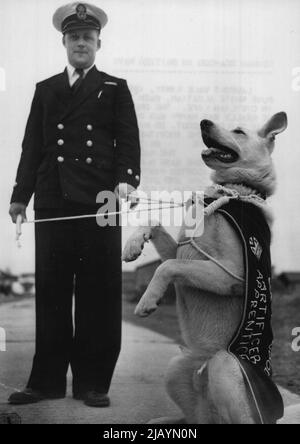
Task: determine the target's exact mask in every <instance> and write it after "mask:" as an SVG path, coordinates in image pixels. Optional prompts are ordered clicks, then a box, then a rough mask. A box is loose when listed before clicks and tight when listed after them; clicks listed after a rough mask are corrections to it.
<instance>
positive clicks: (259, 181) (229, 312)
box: [123, 113, 287, 424]
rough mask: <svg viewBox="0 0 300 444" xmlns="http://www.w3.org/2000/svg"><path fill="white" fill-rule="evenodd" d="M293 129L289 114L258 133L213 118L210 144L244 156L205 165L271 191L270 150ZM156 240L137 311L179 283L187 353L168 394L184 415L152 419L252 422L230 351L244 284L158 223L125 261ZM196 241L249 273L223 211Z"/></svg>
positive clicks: (173, 366)
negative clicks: (155, 261)
mask: <svg viewBox="0 0 300 444" xmlns="http://www.w3.org/2000/svg"><path fill="white" fill-rule="evenodd" d="M286 127H287V117H286V114H285V113H278V114H276V115H275V116H273V117H272V118H271V119H270V120H269V121H268V122H267V123H266V124H265V125H264V126H263V128H261V129H260V130H259V131H257V132H254V131H248V130H246V129H242V130H241V129H240V130H235V131H227V130H225V129H223V128H221V127H220V126H218V125H216V124H214V123H212V122H209V121H204V122H202V137H203V140H204V141H205V138H206V139H207V137H209V139H211V140H214V141H217V142H218V143H219V144H220V145H222V146H225V147H228V148H230V149H231V150H232V152H235V153H236V155H237V156H238V158H237V159H235V161H232V162H229V163H228V162H223V161H221V160H220V159H218V158H215V157H214V156H207V155H206V156H205V153H204V155H203V159H204V160H205V163H206V164H207V165H208V166H209V167H210V168H212V169H213V181H214V182H215V183H218V184H226V186H227V187H231V188H235V189H238V190H239V192H240V193H241V194H243V195H247V194H250V193H251V192H252V191H251V190H252V189H255V190H258V191H259V192H261V193H265V194H266V195H270V194H272V193H273V191H274V188H275V173H274V168H273V164H272V160H271V156H270V155H271V152H272V151H273V149H274V140H275V136H276V135H277V134H279V133H281V132H282V131H284V130H285V129H286ZM241 131H242V132H241ZM206 154H207V152H206ZM240 184H243V185H240ZM209 190H210V191H209ZM207 192H208V193H209V192H211V189H208V190H207ZM185 229H186V227H185V225H184V224H183V226H182V228H181V231H180V234H179V239H178V240H179V241H184V240H186V238H185ZM150 239H151V241H152V242H153V243H154V246H155V248H156V249H157V251H158V253H159V254H160V256H161V259H162V261H163V263H162V265H161V266H160V267H159V268H158V269H157V271H156V272H155V275H154V277H153V279H152V280H151V282H150V284H149V286H148V288H147V290H146V292H145V294H144V295H143V297H142V298H141V300H140V302H139V304H138V306H137V308H136V314H137V315H139V316H148V315H149V314H151V313H152V312H153V311H155V310H156V309H157V308H158V304H159V302H160V301H161V299H162V297H163V295H164V293H165V291H166V289H167V287H168V285H169V283H171V282H172V283H175V286H176V293H177V312H178V317H179V323H180V328H181V332H182V336H183V339H184V341H185V344H186V351H185V352H184V353H183V354H182V355H181V356H178V357H176V358H174V359H173V360H172V361H171V362H170V364H169V367H168V370H167V375H166V388H167V392H168V394H169V395H170V397H171V398H172V399H173V401H174V402H175V403H176V404H177V405H178V406H179V407H180V409H181V410H182V412H183V414H184V418H181V419H178V418H177V419H172V418H161V419H159V420H154V421H152V423H164V424H166V423H181V422H182V423H183V422H186V423H196V424H207V423H230V424H232V423H234V424H253V423H254V422H255V421H254V412H253V411H252V408H251V404H250V402H249V393H248V388H247V387H246V386H245V383H244V379H243V376H242V373H241V370H240V367H239V364H238V363H237V361H236V360H235V359H234V358H233V357H232V356H231V355H230V354H229V353H228V352H227V351H226V349H227V345H228V343H229V342H230V340H231V339H232V337H233V335H234V333H235V331H236V329H237V327H238V325H239V323H240V320H241V316H242V310H243V296H244V288H243V287H244V286H243V283H241V282H240V281H238V280H237V279H235V278H234V277H232V276H231V275H230V274H228V273H226V272H225V271H224V270H223V269H222V268H220V267H219V266H218V265H216V264H215V263H214V262H212V261H210V260H207V258H206V257H205V256H202V254H200V253H199V252H198V251H197V250H196V249H195V248H193V247H192V246H191V245H190V244H188V245H184V246H180V247H179V248H178V243H177V242H176V241H175V240H174V239H173V238H172V237H171V236H170V235H169V234H168V233H167V231H166V230H165V229H164V228H163V227H161V226H159V225H158V226H154V227H153V226H143V227H140V228H139V229H138V230H137V231H136V232H135V233H134V234H133V235H132V236H131V238H130V239H129V240H128V242H127V244H126V246H125V249H124V252H123V260H125V261H127V262H128V261H132V260H135V259H136V258H137V257H138V256H139V255H140V254H141V252H142V249H143V248H144V243H145V242H146V241H148V240H150ZM196 242H197V244H198V245H199V246H200V247H201V248H202V249H204V250H205V251H206V252H207V253H208V254H210V255H211V256H212V257H214V258H215V259H217V260H218V261H219V262H221V263H222V264H223V265H224V266H226V267H227V268H228V269H230V270H231V271H232V272H234V273H235V275H238V276H240V277H244V273H245V270H244V265H243V249H242V245H241V242H240V239H239V238H238V236H237V234H236V233H235V231H234V230H233V228H232V227H231V225H230V224H229V223H228V222H227V221H226V220H225V218H224V217H223V216H222V215H221V214H220V213H217V212H216V213H214V214H213V215H211V216H209V217H207V218H206V220H205V230H204V234H203V235H202V236H201V237H199V238H196Z"/></svg>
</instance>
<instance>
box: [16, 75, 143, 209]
mask: <svg viewBox="0 0 300 444" xmlns="http://www.w3.org/2000/svg"><path fill="white" fill-rule="evenodd" d="M22 148H23V149H22V155H21V160H20V164H19V167H18V172H17V178H16V184H15V187H14V191H13V195H12V199H11V202H21V203H24V204H26V205H27V204H28V203H29V201H30V199H31V196H32V194H33V193H35V200H34V207H35V208H36V209H38V208H56V207H59V206H60V205H61V202H62V201H69V202H75V203H78V204H83V205H93V206H95V205H96V197H97V194H98V193H99V192H100V191H103V190H114V188H115V186H116V185H117V184H118V183H121V182H125V183H128V184H130V185H132V186H134V187H135V188H136V187H137V186H138V185H139V183H140V142H139V130H138V125H137V119H136V113H135V109H134V104H133V101H132V97H131V94H130V91H129V89H128V86H127V83H126V81H125V80H122V79H119V78H116V77H112V76H110V75H108V74H106V73H104V72H99V71H98V70H97V69H96V67H93V68H92V69H91V70H90V71H89V72H88V74H87V76H86V78H85V79H84V81H83V84H82V85H81V87H80V88H79V90H78V91H77V92H76V93H75V94H73V93H72V90H71V88H70V85H69V79H68V73H67V70H65V72H64V73H62V74H58V75H56V76H54V77H51V78H50V79H47V80H45V81H43V82H41V83H38V84H37V86H36V92H35V96H34V99H33V103H32V107H31V112H30V116H29V119H28V123H27V127H26V132H25V137H24V141H23V145H22Z"/></svg>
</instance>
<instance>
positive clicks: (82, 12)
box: [76, 4, 87, 20]
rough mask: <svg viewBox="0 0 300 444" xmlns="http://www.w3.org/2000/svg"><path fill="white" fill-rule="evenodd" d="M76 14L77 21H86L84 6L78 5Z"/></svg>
mask: <svg viewBox="0 0 300 444" xmlns="http://www.w3.org/2000/svg"><path fill="white" fill-rule="evenodd" d="M76 12H77V17H78V18H79V20H86V16H87V13H86V6H85V5H83V4H79V5H78V6H77V8H76Z"/></svg>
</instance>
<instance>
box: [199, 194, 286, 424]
mask: <svg viewBox="0 0 300 444" xmlns="http://www.w3.org/2000/svg"><path fill="white" fill-rule="evenodd" d="M211 201H212V200H211V199H207V200H206V203H211ZM218 212H219V213H221V214H222V215H223V216H224V217H225V218H226V220H227V221H228V222H229V223H230V224H231V226H232V227H233V228H234V229H235V231H236V232H237V233H238V235H239V237H240V238H241V241H242V244H243V250H244V263H245V271H246V273H245V278H246V280H245V300H244V311H243V316H242V319H241V323H240V325H239V327H238V329H237V331H236V333H235V335H234V337H233V338H232V340H231V341H230V343H229V345H228V349H227V350H228V352H229V353H231V354H232V355H233V356H234V357H235V358H236V359H237V360H238V362H239V364H240V367H241V370H242V372H243V375H244V378H245V381H246V383H247V386H248V388H249V393H250V394H251V398H252V401H253V406H254V407H255V410H254V411H256V412H257V417H256V421H257V423H261V424H275V423H276V421H277V420H278V419H280V418H281V417H282V416H283V411H284V407H283V401H282V398H281V395H280V393H279V391H278V389H277V387H276V385H275V384H274V382H273V381H272V366H271V351H272V342H273V332H272V327H271V317H272V306H271V305H272V293H271V271H272V270H271V254H270V244H271V233H270V229H269V226H268V224H267V222H266V220H265V217H264V215H263V213H262V211H261V210H260V209H259V208H258V207H256V206H255V205H253V204H251V203H245V202H242V201H239V200H232V201H230V202H229V203H228V204H226V205H224V206H223V207H222V208H220V209H219V210H218Z"/></svg>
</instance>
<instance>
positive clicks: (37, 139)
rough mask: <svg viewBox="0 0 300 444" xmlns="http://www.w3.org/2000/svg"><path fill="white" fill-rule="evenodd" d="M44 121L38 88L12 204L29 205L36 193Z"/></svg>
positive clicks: (26, 132)
mask: <svg viewBox="0 0 300 444" xmlns="http://www.w3.org/2000/svg"><path fill="white" fill-rule="evenodd" d="M42 121H43V117H42V105H41V99H40V91H39V88H38V87H37V88H36V90H35V95H34V98H33V102H32V105H31V110H30V115H29V118H28V121H27V125H26V130H25V136H24V139H23V143H22V154H21V159H20V162H19V166H18V171H17V178H16V184H15V186H14V190H13V193H12V197H11V203H12V202H19V203H24V204H25V205H28V203H29V201H30V199H31V196H32V194H33V193H34V190H35V184H36V176H37V170H38V167H39V164H40V161H41V152H42V145H43V128H42Z"/></svg>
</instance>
